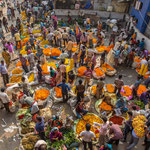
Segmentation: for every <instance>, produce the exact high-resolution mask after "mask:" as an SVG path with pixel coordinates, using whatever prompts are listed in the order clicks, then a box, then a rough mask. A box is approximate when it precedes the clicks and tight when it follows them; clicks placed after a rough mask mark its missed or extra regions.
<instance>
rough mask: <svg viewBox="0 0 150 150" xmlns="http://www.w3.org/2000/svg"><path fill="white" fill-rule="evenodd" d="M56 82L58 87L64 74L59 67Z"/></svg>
mask: <svg viewBox="0 0 150 150" xmlns="http://www.w3.org/2000/svg"><path fill="white" fill-rule="evenodd" d="M55 80H56V85H58V84H59V83H61V82H62V73H61V71H60V68H59V67H58V68H57V74H56V78H55Z"/></svg>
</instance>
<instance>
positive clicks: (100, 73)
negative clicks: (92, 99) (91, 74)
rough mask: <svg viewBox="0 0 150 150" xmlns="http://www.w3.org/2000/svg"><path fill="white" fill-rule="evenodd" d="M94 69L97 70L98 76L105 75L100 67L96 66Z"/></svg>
mask: <svg viewBox="0 0 150 150" xmlns="http://www.w3.org/2000/svg"><path fill="white" fill-rule="evenodd" d="M94 71H95V72H96V75H97V76H103V75H104V72H103V71H102V70H101V69H100V68H95V69H94Z"/></svg>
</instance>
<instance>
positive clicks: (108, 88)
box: [106, 84, 115, 93]
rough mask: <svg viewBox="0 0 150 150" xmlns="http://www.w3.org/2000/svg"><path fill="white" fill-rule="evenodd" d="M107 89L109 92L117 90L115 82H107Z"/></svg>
mask: <svg viewBox="0 0 150 150" xmlns="http://www.w3.org/2000/svg"><path fill="white" fill-rule="evenodd" d="M106 89H107V92H109V93H114V91H115V88H114V86H113V84H107V85H106Z"/></svg>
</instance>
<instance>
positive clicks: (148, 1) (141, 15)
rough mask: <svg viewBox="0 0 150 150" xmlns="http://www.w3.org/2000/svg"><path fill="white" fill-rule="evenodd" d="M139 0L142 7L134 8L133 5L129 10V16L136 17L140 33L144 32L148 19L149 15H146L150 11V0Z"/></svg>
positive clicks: (149, 19)
mask: <svg viewBox="0 0 150 150" xmlns="http://www.w3.org/2000/svg"><path fill="white" fill-rule="evenodd" d="M139 1H141V2H143V6H142V9H141V10H135V8H134V7H133V8H132V11H131V16H135V18H136V19H138V23H137V26H136V27H137V28H138V29H139V31H140V32H141V33H145V30H146V28H147V24H148V23H149V21H150V17H149V16H147V12H150V0H139ZM144 20H145V21H144Z"/></svg>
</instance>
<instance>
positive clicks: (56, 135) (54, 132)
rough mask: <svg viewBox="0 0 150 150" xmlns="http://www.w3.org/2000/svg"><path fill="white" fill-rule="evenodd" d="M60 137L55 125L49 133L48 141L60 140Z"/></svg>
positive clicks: (60, 134)
mask: <svg viewBox="0 0 150 150" xmlns="http://www.w3.org/2000/svg"><path fill="white" fill-rule="evenodd" d="M61 139H62V133H61V132H59V129H58V128H57V127H54V128H53V129H52V130H51V133H50V141H51V142H56V141H58V140H61Z"/></svg>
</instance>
